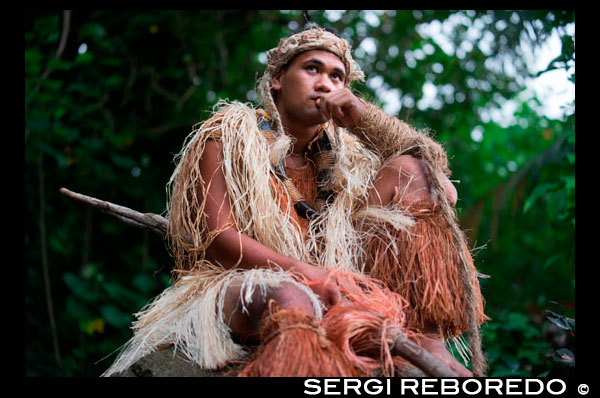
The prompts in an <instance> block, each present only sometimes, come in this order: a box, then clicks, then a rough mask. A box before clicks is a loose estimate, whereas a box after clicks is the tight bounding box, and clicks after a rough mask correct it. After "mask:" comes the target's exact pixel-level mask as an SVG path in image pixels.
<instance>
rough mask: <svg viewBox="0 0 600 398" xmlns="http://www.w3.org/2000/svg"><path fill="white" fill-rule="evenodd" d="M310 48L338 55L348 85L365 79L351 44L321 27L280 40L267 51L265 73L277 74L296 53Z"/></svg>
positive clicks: (271, 75) (269, 74)
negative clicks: (342, 64) (353, 56)
mask: <svg viewBox="0 0 600 398" xmlns="http://www.w3.org/2000/svg"><path fill="white" fill-rule="evenodd" d="M310 50H325V51H329V52H331V53H333V54H335V55H337V56H338V57H339V58H340V59H341V60H342V62H343V63H344V66H345V67H346V75H347V79H346V85H347V86H348V85H350V83H351V82H352V81H355V80H364V77H365V75H364V73H363V71H362V69H361V68H360V66H359V65H358V64H357V63H356V62H355V61H354V59H353V58H352V54H351V53H350V45H349V44H348V42H347V41H346V40H345V39H342V38H340V37H338V36H336V35H335V34H333V33H331V32H328V31H326V30H325V29H323V28H320V27H313V28H310V29H307V30H304V31H302V32H299V33H296V34H294V35H292V36H290V37H288V38H287V39H281V40H279V45H278V46H277V47H275V48H272V49H271V50H269V51H268V52H267V70H266V71H265V75H268V76H270V77H273V76H275V75H276V74H277V73H278V72H279V71H280V70H281V68H283V67H284V66H285V65H286V64H287V63H288V62H290V61H291V60H292V58H294V57H295V56H296V55H298V54H300V53H302V52H305V51H310Z"/></svg>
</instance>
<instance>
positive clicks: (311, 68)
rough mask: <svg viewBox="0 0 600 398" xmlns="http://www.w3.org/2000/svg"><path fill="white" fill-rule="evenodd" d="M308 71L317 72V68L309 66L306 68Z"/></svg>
mask: <svg viewBox="0 0 600 398" xmlns="http://www.w3.org/2000/svg"><path fill="white" fill-rule="evenodd" d="M306 70H310V71H316V70H317V67H316V66H315V65H308V66H307V67H306Z"/></svg>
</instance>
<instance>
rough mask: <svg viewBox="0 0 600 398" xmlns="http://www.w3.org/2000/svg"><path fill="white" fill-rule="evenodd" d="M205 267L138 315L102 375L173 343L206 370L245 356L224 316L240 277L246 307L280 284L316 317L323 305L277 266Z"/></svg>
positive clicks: (159, 297) (117, 370)
mask: <svg viewBox="0 0 600 398" xmlns="http://www.w3.org/2000/svg"><path fill="white" fill-rule="evenodd" d="M206 269H207V270H206V271H203V272H200V271H194V272H191V273H188V274H186V275H184V276H182V277H180V278H179V280H178V282H177V283H175V285H173V286H170V287H169V288H167V289H166V290H165V291H164V292H163V293H161V294H160V295H159V296H158V297H156V298H155V299H154V300H153V301H152V302H150V303H149V304H148V305H147V306H146V307H144V308H143V309H142V310H141V311H140V312H139V313H137V314H135V316H136V318H137V319H138V320H137V321H135V322H134V323H133V325H132V329H133V330H134V336H133V338H131V340H129V342H127V343H126V344H125V345H124V346H123V348H122V350H121V353H120V355H119V357H118V358H117V360H116V361H115V362H114V363H113V364H112V366H111V367H110V368H109V369H108V370H106V371H105V372H104V373H103V374H102V376H110V375H112V374H115V373H119V372H122V371H124V370H126V369H127V368H129V367H130V366H131V365H133V364H134V363H135V362H137V361H138V360H139V359H141V358H143V357H145V356H146V355H148V354H150V353H152V352H154V351H155V350H156V349H157V348H158V347H160V346H163V345H171V344H172V345H173V346H174V348H175V349H176V350H178V351H179V352H181V353H182V354H183V355H184V356H185V358H187V359H188V360H189V361H191V362H193V363H195V364H197V365H198V366H199V367H200V368H202V369H210V370H213V369H218V368H220V367H222V366H224V365H226V364H227V362H228V361H231V360H237V359H241V358H243V357H244V356H245V355H247V353H248V352H247V351H246V350H245V349H244V347H243V346H242V345H240V344H237V343H235V342H234V341H233V339H232V337H231V331H230V328H229V327H228V326H227V323H226V322H225V319H224V316H223V305H224V298H225V293H226V291H227V289H228V288H229V287H230V285H231V282H232V281H233V280H234V278H237V277H241V278H242V282H241V293H240V304H241V306H242V311H245V312H247V309H246V306H247V305H248V304H250V303H251V302H252V296H253V295H254V293H255V290H256V289H257V288H258V289H260V293H261V296H262V297H263V298H265V297H266V296H267V290H268V289H269V288H272V287H277V286H279V285H280V284H281V283H282V282H288V283H292V284H294V285H295V286H296V287H298V288H299V289H301V290H303V291H304V292H305V293H306V294H307V295H308V297H309V298H310V300H311V302H312V304H313V308H314V310H315V314H316V316H317V318H318V319H321V318H322V315H323V313H322V308H323V304H322V303H321V302H320V300H319V298H318V297H317V296H316V295H315V294H314V293H313V292H312V290H310V288H308V287H307V286H305V285H302V284H300V283H298V282H296V281H295V280H294V279H292V278H291V277H290V275H289V274H287V273H285V272H283V271H281V270H279V271H276V270H271V269H253V270H241V269H233V270H230V271H227V272H223V271H220V270H218V269H217V268H215V267H211V266H210V265H207V266H206Z"/></svg>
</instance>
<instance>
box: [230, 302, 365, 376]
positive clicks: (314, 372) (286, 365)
mask: <svg viewBox="0 0 600 398" xmlns="http://www.w3.org/2000/svg"><path fill="white" fill-rule="evenodd" d="M269 312H270V314H269V317H268V320H267V322H266V323H265V325H264V326H263V327H262V328H261V345H260V347H259V348H258V351H257V352H256V357H255V359H254V360H253V361H252V362H250V363H249V364H248V365H247V366H246V367H245V368H244V369H243V370H242V371H241V372H240V373H239V374H238V376H239V377H333V376H337V377H356V376H359V374H358V372H357V371H356V369H355V368H354V367H353V366H352V365H351V364H349V363H348V362H347V361H346V360H345V358H344V356H343V355H342V353H341V351H340V350H339V348H338V347H336V346H335V345H334V344H333V343H332V342H331V341H330V340H329V339H327V336H326V332H325V330H324V329H323V327H322V326H321V325H320V322H319V321H318V320H317V319H316V318H315V317H313V316H310V315H307V314H306V313H305V312H304V311H302V310H295V309H281V310H277V308H276V305H271V306H270V310H269Z"/></svg>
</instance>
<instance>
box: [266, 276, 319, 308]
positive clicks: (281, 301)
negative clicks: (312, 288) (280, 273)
mask: <svg viewBox="0 0 600 398" xmlns="http://www.w3.org/2000/svg"><path fill="white" fill-rule="evenodd" d="M268 296H269V299H272V300H274V301H275V302H276V303H277V306H278V307H279V308H281V309H285V308H295V309H301V310H304V311H305V312H306V313H307V314H309V315H315V310H314V307H313V301H312V299H311V298H310V297H309V295H308V293H307V292H305V291H304V290H302V289H301V288H300V287H298V286H297V285H295V284H293V283H291V282H282V283H281V284H280V285H279V286H277V287H275V288H273V289H270V290H269V294H268Z"/></svg>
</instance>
